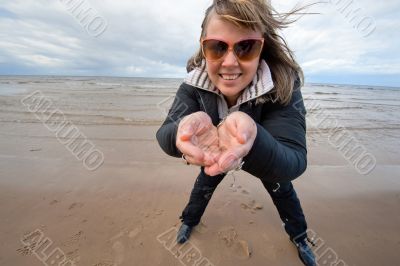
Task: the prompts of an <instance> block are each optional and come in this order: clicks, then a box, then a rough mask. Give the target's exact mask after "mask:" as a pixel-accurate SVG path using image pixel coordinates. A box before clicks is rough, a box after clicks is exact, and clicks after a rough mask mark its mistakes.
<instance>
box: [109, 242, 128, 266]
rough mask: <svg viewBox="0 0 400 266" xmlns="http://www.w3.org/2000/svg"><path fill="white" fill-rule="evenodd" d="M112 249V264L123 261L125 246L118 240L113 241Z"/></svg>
mask: <svg viewBox="0 0 400 266" xmlns="http://www.w3.org/2000/svg"><path fill="white" fill-rule="evenodd" d="M112 249H113V251H114V264H113V265H116V266H117V265H121V264H122V263H123V262H124V253H125V248H124V245H122V243H121V242H120V241H117V242H114V244H113V246H112Z"/></svg>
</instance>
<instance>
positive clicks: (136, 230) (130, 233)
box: [128, 225, 143, 238]
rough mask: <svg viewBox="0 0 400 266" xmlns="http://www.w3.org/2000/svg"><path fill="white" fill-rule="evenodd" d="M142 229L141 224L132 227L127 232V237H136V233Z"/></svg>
mask: <svg viewBox="0 0 400 266" xmlns="http://www.w3.org/2000/svg"><path fill="white" fill-rule="evenodd" d="M142 231H143V226H142V225H140V226H138V227H136V228H135V229H133V230H132V231H130V232H129V234H128V236H129V238H136V237H137V235H138V234H140V233H141V232H142Z"/></svg>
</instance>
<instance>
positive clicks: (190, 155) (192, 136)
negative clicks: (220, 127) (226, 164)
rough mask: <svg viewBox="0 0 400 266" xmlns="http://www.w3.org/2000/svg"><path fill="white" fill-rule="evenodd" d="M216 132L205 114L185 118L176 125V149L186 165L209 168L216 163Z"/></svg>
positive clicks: (217, 154) (199, 113)
mask: <svg viewBox="0 0 400 266" xmlns="http://www.w3.org/2000/svg"><path fill="white" fill-rule="evenodd" d="M218 144H219V143H218V131H217V128H216V127H215V126H214V125H213V124H212V121H211V118H210V117H209V116H208V114H207V113H205V112H196V113H192V114H190V115H188V116H185V117H184V118H183V119H182V120H181V121H180V122H179V125H178V131H177V136H176V147H177V148H178V149H179V150H180V151H181V152H182V153H183V154H184V155H185V159H186V161H187V162H188V163H190V164H194V165H199V166H211V165H213V164H215V163H216V162H217V161H218V158H219V157H218V156H219V154H220V152H219V146H218Z"/></svg>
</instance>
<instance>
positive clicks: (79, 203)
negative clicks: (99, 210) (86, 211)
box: [68, 202, 84, 210]
mask: <svg viewBox="0 0 400 266" xmlns="http://www.w3.org/2000/svg"><path fill="white" fill-rule="evenodd" d="M83 205H84V204H83V203H82V202H74V203H72V204H71V205H70V206H69V207H68V210H72V209H75V208H81V207H82V206H83Z"/></svg>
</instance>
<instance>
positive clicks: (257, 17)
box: [186, 0, 305, 105]
mask: <svg viewBox="0 0 400 266" xmlns="http://www.w3.org/2000/svg"><path fill="white" fill-rule="evenodd" d="M304 8H305V7H300V8H295V9H293V10H292V11H290V12H289V13H284V14H279V13H278V12H277V11H276V10H275V9H274V8H273V7H272V6H271V4H270V3H267V1H266V0H214V1H213V3H212V5H211V6H210V7H208V8H207V10H206V12H205V17H204V20H203V22H202V25H201V28H202V31H201V37H200V38H202V37H205V36H206V32H205V30H206V28H207V24H208V22H209V21H210V18H211V17H212V16H213V15H218V16H220V17H221V18H222V19H226V20H227V21H230V22H232V23H234V24H236V25H237V26H239V27H245V28H249V29H252V30H257V31H261V33H262V34H263V38H264V47H263V50H262V52H261V56H260V60H261V59H264V60H265V61H266V62H267V64H268V66H269V68H270V70H271V75H272V79H273V81H274V88H273V90H272V91H271V93H269V94H268V95H266V96H264V97H260V98H258V99H257V101H256V104H258V103H263V102H265V101H267V100H271V101H273V102H276V101H278V102H279V103H281V104H283V105H287V104H288V103H289V102H290V99H291V95H292V92H293V86H294V83H295V81H296V79H299V80H300V86H302V85H303V82H304V75H303V71H302V69H301V67H300V66H299V64H298V63H297V62H296V60H295V59H294V55H293V52H292V51H291V50H290V49H289V47H288V45H287V43H286V41H285V40H284V39H283V38H282V37H281V36H280V35H279V33H278V31H279V30H282V29H284V28H286V27H288V25H289V24H291V23H293V22H294V21H296V19H292V20H289V17H290V16H292V15H296V14H298V12H299V11H300V10H303V9H304ZM203 59H204V56H203V53H202V51H201V47H200V48H199V50H198V51H197V52H196V54H194V55H193V56H192V57H191V58H190V59H189V60H188V63H187V66H186V69H187V71H188V72H189V71H191V70H193V69H194V68H196V67H198V66H200V65H201V62H202V60H203Z"/></svg>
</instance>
